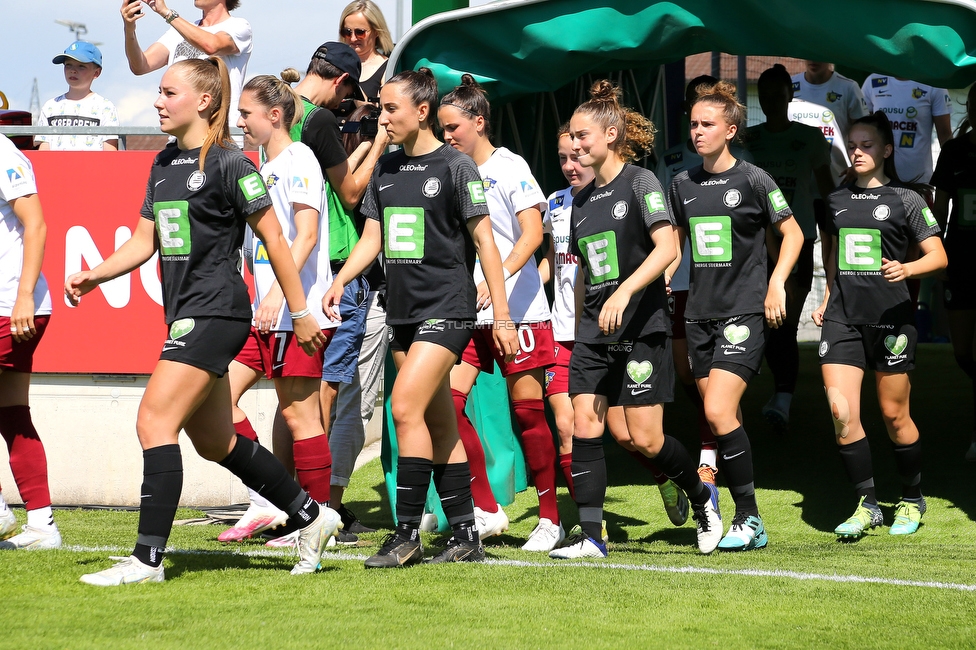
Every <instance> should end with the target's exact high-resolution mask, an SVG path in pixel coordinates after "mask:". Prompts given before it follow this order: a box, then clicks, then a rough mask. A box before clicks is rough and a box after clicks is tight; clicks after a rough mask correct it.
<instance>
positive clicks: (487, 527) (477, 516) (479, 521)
mask: <svg viewBox="0 0 976 650" xmlns="http://www.w3.org/2000/svg"><path fill="white" fill-rule="evenodd" d="M474 523H475V525H476V526H477V527H478V536H479V537H481V539H485V538H486V537H494V536H495V535H501V534H502V533H504V532H505V531H506V530H508V515H506V514H505V511H504V510H502V507H501V506H498V512H485V511H484V510H482V509H481V508H479V507H477V506H475V508H474Z"/></svg>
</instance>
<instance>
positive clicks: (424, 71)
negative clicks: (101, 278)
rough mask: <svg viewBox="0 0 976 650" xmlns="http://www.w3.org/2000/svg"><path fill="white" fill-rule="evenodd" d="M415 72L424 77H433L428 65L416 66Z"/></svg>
mask: <svg viewBox="0 0 976 650" xmlns="http://www.w3.org/2000/svg"><path fill="white" fill-rule="evenodd" d="M417 72H419V73H420V74H422V75H424V76H425V77H430V78H431V79H433V78H434V71H433V70H431V69H430V68H428V67H423V68H418V69H417Z"/></svg>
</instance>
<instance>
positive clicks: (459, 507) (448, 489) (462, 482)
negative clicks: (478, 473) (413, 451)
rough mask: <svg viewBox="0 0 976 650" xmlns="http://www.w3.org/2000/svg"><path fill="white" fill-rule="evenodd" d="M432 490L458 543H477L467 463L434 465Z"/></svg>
mask: <svg viewBox="0 0 976 650" xmlns="http://www.w3.org/2000/svg"><path fill="white" fill-rule="evenodd" d="M434 488H436V490H437V495H438V496H439V497H440V499H441V508H443V509H444V516H445V517H447V523H448V525H450V527H451V528H452V529H453V531H454V539H456V540H458V541H459V542H477V541H478V540H479V539H480V538H479V535H478V528H477V526H475V523H474V501H472V500H471V470H470V469H469V468H468V463H467V462H464V463H449V464H446V465H434Z"/></svg>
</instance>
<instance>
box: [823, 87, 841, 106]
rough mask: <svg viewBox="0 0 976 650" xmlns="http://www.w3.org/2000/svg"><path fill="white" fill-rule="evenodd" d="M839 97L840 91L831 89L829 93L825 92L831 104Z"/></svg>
mask: <svg viewBox="0 0 976 650" xmlns="http://www.w3.org/2000/svg"><path fill="white" fill-rule="evenodd" d="M841 97H843V95H841V94H840V93H837V92H834V91H833V90H831V91H830V92H829V93H827V101H828V102H830V103H831V104H833V103H834V102H836V101H837V100H838V99H840V98H841Z"/></svg>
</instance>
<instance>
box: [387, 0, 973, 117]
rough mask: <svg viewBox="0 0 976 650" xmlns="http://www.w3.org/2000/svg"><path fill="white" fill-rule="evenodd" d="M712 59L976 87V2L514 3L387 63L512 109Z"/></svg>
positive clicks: (474, 15)
mask: <svg viewBox="0 0 976 650" xmlns="http://www.w3.org/2000/svg"><path fill="white" fill-rule="evenodd" d="M711 51H721V52H726V53H729V54H740V55H753V56H784V57H786V56H788V57H796V58H800V59H811V60H817V61H832V62H834V63H836V64H838V65H839V66H842V67H843V68H845V69H855V70H864V71H872V72H879V73H883V74H884V73H887V74H897V75H898V76H900V77H907V78H910V79H914V80H916V81H920V82H924V83H930V84H932V85H935V86H940V87H948V88H962V87H965V86H968V85H969V84H970V83H972V82H973V81H974V80H976V1H974V0H727V1H725V2H719V1H717V0H674V1H672V2H653V1H652V0H613V2H612V3H611V2H607V1H606V0H603V2H594V1H593V0H508V1H504V2H497V3H493V4H489V5H483V6H480V7H473V8H469V9H460V10H457V11H451V12H446V13H442V14H437V15H435V16H431V17H430V18H427V19H425V20H423V21H421V22H420V23H418V24H417V25H416V26H414V28H413V29H411V30H410V31H409V32H408V33H407V34H405V35H404V37H403V38H402V39H401V41H400V43H398V44H397V47H396V49H395V50H394V52H393V55H392V57H391V59H392V61H391V65H390V66H389V67H390V69H391V70H393V71H399V70H404V69H411V68H412V69H416V68H419V67H421V66H427V67H429V68H431V69H432V70H433V71H434V74H435V76H436V77H437V79H438V82H439V85H440V86H441V87H442V88H447V87H451V86H454V85H456V84H457V83H459V82H460V77H461V74H462V73H465V72H468V73H471V74H472V75H473V76H474V77H475V78H476V79H477V80H478V81H479V82H480V83H481V84H482V85H483V86H485V87H486V88H487V89H488V91H489V93H490V94H491V97H492V99H493V100H503V101H505V100H510V99H514V98H516V97H519V96H523V95H527V94H532V93H538V92H545V91H554V90H556V89H558V88H561V87H562V86H564V85H566V84H567V83H569V82H571V81H573V80H574V79H577V78H578V77H580V76H581V75H584V74H586V73H589V72H592V71H597V70H599V71H607V70H624V69H635V68H642V67H651V66H657V65H660V64H663V63H669V62H671V61H677V60H679V59H682V58H684V57H686V56H689V55H692V54H698V53H700V52H711Z"/></svg>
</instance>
